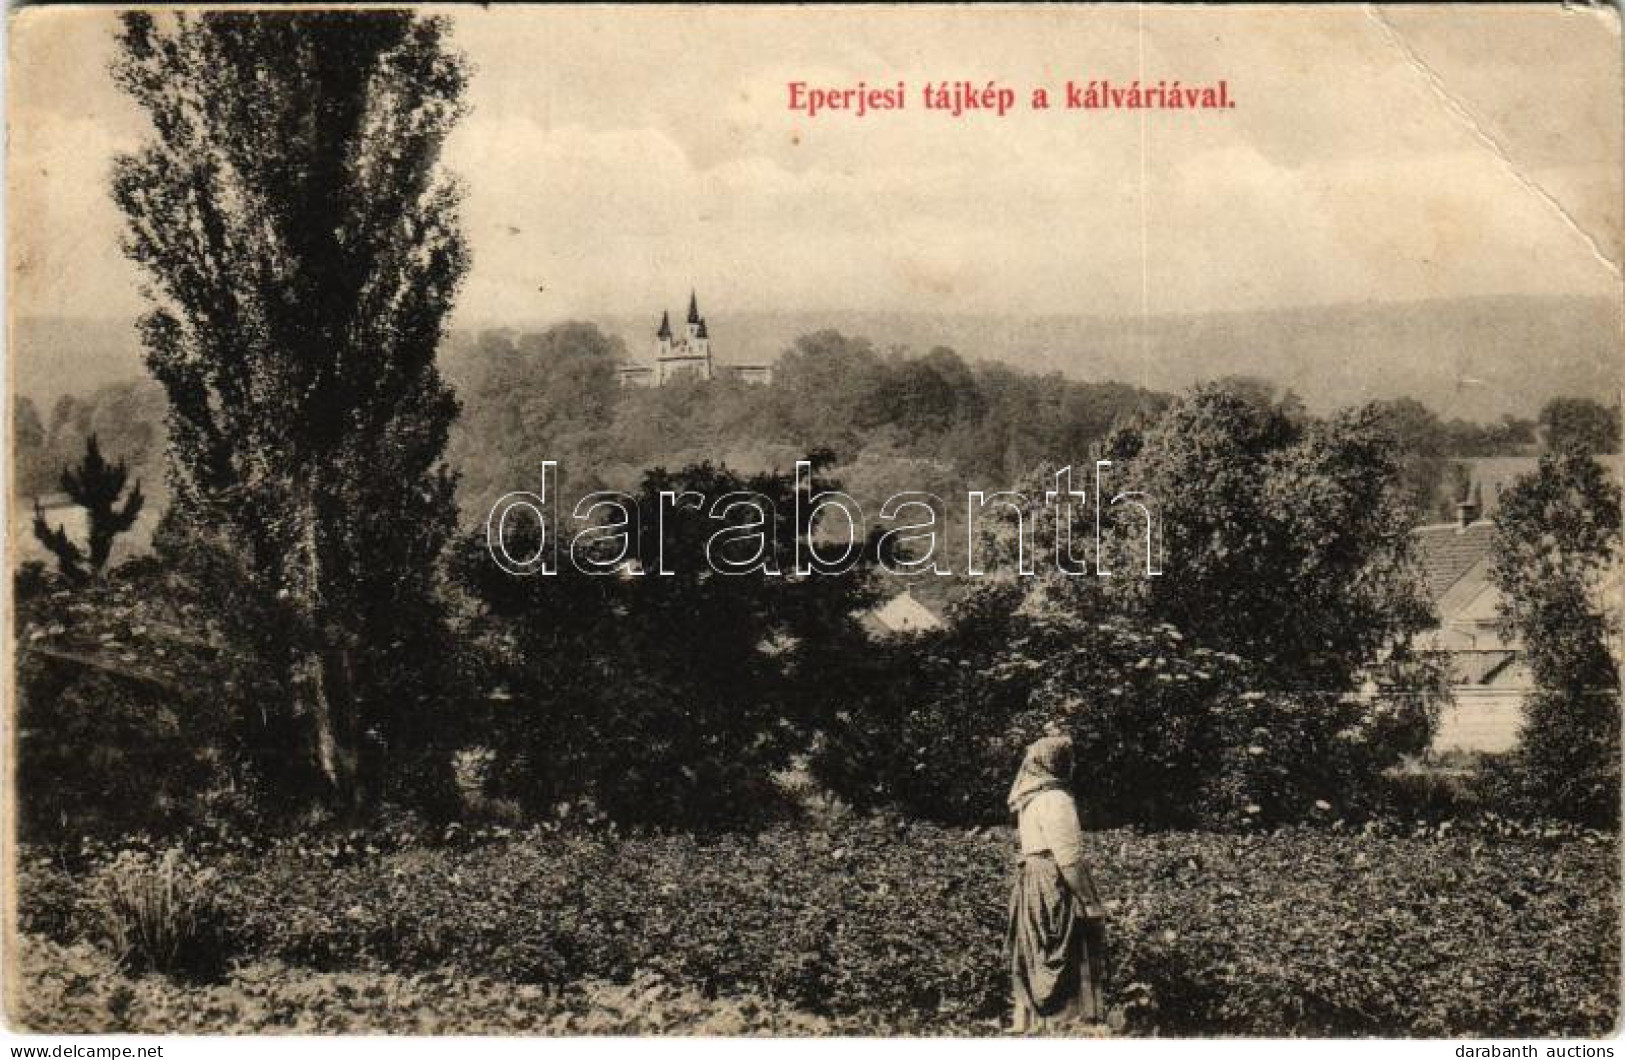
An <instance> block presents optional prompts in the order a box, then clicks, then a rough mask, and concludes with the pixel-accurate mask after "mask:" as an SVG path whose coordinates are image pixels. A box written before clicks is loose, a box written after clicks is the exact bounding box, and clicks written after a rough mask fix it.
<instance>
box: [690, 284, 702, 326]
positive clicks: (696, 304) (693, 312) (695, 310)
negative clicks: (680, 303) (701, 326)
mask: <svg viewBox="0 0 1625 1060" xmlns="http://www.w3.org/2000/svg"><path fill="white" fill-rule="evenodd" d="M688 322H689V323H690V324H698V323H699V322H700V300H699V299H698V298H697V297H695V295H694V289H693V288H692V287H690V288H689V290H688Z"/></svg>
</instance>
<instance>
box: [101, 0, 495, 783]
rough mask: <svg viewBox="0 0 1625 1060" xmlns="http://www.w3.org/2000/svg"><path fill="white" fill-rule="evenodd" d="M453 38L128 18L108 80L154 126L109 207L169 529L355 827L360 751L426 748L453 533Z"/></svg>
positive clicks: (225, 16)
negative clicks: (209, 573) (212, 559)
mask: <svg viewBox="0 0 1625 1060" xmlns="http://www.w3.org/2000/svg"><path fill="white" fill-rule="evenodd" d="M447 31H448V27H447V25H446V23H445V22H444V20H441V19H434V18H427V19H426V18H419V17H414V16H413V15H411V14H409V13H404V12H396V11H366V12H361V11H353V12H305V11H298V12H213V13H205V14H200V15H187V14H162V15H157V16H154V15H151V14H146V13H132V14H127V15H125V16H124V20H123V28H122V31H121V33H120V35H119V46H120V47H119V58H118V60H117V62H116V64H115V67H114V76H115V78H116V80H117V82H118V83H119V85H120V86H121V87H122V88H124V89H125V90H126V91H127V92H128V93H129V94H130V95H131V96H132V97H133V98H134V99H135V101H136V102H137V103H138V104H139V105H140V106H141V107H142V109H143V110H145V112H146V113H147V115H148V117H149V118H150V119H151V124H152V129H151V135H150V137H149V138H148V139H147V141H146V143H145V144H144V145H143V146H142V147H141V148H140V149H139V150H137V151H136V152H134V153H133V154H128V155H123V156H121V157H119V158H118V160H117V163H116V168H115V172H114V177H113V194H114V198H115V200H116V201H117V203H118V205H119V207H120V208H121V209H122V211H123V213H124V215H125V216H126V218H127V220H128V228H127V235H126V239H125V251H126V253H127V254H128V255H129V256H130V257H131V258H132V259H133V260H135V261H136V262H137V263H139V264H140V265H141V266H143V267H144V268H145V270H146V273H147V275H148V276H149V278H150V281H151V282H150V286H149V287H148V288H147V290H146V292H145V293H146V295H147V297H148V298H149V300H150V302H151V304H152V309H151V311H150V312H149V313H148V314H147V315H146V316H145V317H144V318H143V320H142V321H141V324H140V330H141V337H142V340H143V343H144V345H145V348H146V359H147V365H148V367H149V368H150V369H151V371H152V373H153V374H154V376H156V377H157V379H158V380H159V382H161V383H162V384H163V386H164V388H165V390H166V391H167V393H168V397H169V406H170V407H169V429H170V451H169V474H170V478H171V480H172V490H173V495H174V503H175V506H176V507H175V519H174V520H173V521H174V522H175V523H178V524H179V526H180V527H181V528H182V531H181V532H182V533H183V534H184V535H186V536H187V537H188V539H189V541H190V542H191V543H192V544H194V545H196V546H198V547H204V546H207V547H208V548H211V549H213V550H214V551H215V553H217V554H218V555H220V556H224V557H226V558H225V560H224V566H225V567H226V568H227V569H229V571H230V572H231V577H232V578H233V579H234V581H233V584H234V586H235V594H234V595H231V596H230V598H231V599H232V600H233V603H232V605H231V606H232V607H235V608H242V609H243V613H244V614H251V615H252V616H253V624H254V626H255V627H256V629H257V631H258V633H259V634H260V635H259V642H258V643H257V644H256V645H255V646H254V647H255V650H256V651H257V652H258V653H259V654H260V655H261V656H262V660H261V661H262V662H263V663H264V664H265V670H266V671H267V672H270V673H274V674H278V675H280V676H279V677H278V681H279V685H278V688H279V693H278V694H279V697H280V698H281V699H282V702H281V703H280V704H273V705H272V706H276V707H279V708H280V709H282V710H285V711H286V712H287V714H288V716H289V717H290V718H292V719H294V723H295V725H296V726H297V727H299V728H300V729H301V730H302V731H303V732H304V733H305V734H306V738H307V739H308V750H309V753H310V758H311V764H312V765H314V766H315V767H316V768H317V769H318V770H319V773H320V776H321V777H322V778H323V781H324V783H325V786H326V788H327V795H328V797H329V798H330V799H331V800H332V801H334V802H335V803H338V804H340V805H346V806H354V805H356V804H357V803H358V802H359V801H360V800H361V799H362V798H363V797H364V796H365V795H366V794H367V793H368V792H369V791H372V790H375V789H374V788H373V786H372V785H371V784H370V781H371V779H373V776H374V775H375V770H374V769H373V763H374V762H376V761H382V760H383V759H382V758H381V757H379V756H376V755H373V754H372V753H371V751H372V750H374V749H379V748H381V749H382V751H380V752H379V754H380V755H382V754H386V753H391V752H395V751H399V750H402V749H403V748H404V746H405V745H407V744H408V743H410V741H411V740H412V739H413V734H414V733H415V732H419V731H421V729H422V725H423V722H422V719H421V717H418V716H415V715H418V714H420V713H421V712H422V711H424V710H427V709H429V705H428V703H426V702H423V700H425V699H427V698H429V697H427V696H423V695H420V692H421V681H418V680H417V678H416V677H415V674H416V673H417V671H418V669H419V667H420V666H421V665H422V664H423V662H424V660H425V657H426V653H428V644H429V638H432V637H433V636H434V629H435V627H436V625H437V623H438V622H439V612H438V610H437V608H438V605H437V603H436V598H435V593H434V579H435V571H436V566H437V560H438V557H439V555H440V553H441V550H442V547H443V546H444V544H445V542H446V540H447V538H448V536H449V535H450V533H451V531H452V529H453V520H454V518H455V516H454V508H453V496H452V493H453V486H454V483H453V480H452V478H451V476H450V474H449V473H448V472H447V471H446V470H445V467H444V464H443V462H442V453H443V450H444V448H445V444H446V436H447V431H448V428H449V427H450V425H451V422H452V420H453V418H454V417H455V416H456V414H457V403H456V399H455V397H454V395H453V393H452V391H451V389H450V387H449V386H448V385H447V384H446V383H445V382H444V380H443V379H442V378H441V375H440V373H439V371H438V370H437V368H436V365H435V352H436V348H437V346H438V344H439V342H440V340H441V337H442V331H443V328H444V323H445V318H446V314H447V312H448V311H449V310H450V308H451V305H452V300H453V296H454V294H455V292H456V290H457V287H458V285H459V282H460V280H461V278H462V276H463V273H464V271H465V268H466V250H465V246H464V242H463V239H462V236H461V235H460V233H459V230H458V221H457V208H458V203H459V198H460V193H459V189H458V187H457V185H456V183H455V182H454V181H453V180H451V179H450V178H449V177H448V176H447V175H446V174H445V173H444V172H443V171H442V169H441V168H440V166H439V155H440V150H441V146H442V144H443V142H444V140H445V137H446V135H447V133H448V131H449V130H450V129H451V127H452V125H453V124H454V123H455V121H456V120H457V118H458V117H459V115H460V114H461V111H462V104H461V98H462V93H463V89H464V85H465V81H466V72H465V67H464V65H463V63H462V61H461V58H460V57H459V56H458V55H456V54H454V53H452V52H450V51H448V49H447V47H446V41H445V38H446V35H447ZM245 602H246V603H245ZM227 617H231V616H227ZM237 617H239V618H241V617H242V614H239V615H238V616H237ZM428 654H432V653H428Z"/></svg>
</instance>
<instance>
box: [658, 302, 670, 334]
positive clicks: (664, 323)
mask: <svg viewBox="0 0 1625 1060" xmlns="http://www.w3.org/2000/svg"><path fill="white" fill-rule="evenodd" d="M655 338H657V339H669V338H671V313H670V312H669V311H667V310H664V309H662V310H661V311H660V330H659V331H657V332H655Z"/></svg>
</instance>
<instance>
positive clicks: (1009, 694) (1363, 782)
mask: <svg viewBox="0 0 1625 1060" xmlns="http://www.w3.org/2000/svg"><path fill="white" fill-rule="evenodd" d="M954 617H955V622H954V625H953V626H952V627H951V628H950V629H947V630H944V631H941V632H936V633H931V634H926V635H923V636H918V637H915V638H911V639H907V640H903V641H898V642H893V643H890V644H888V645H886V646H885V647H884V651H885V652H887V653H889V654H888V658H889V660H890V661H889V662H888V663H887V664H886V665H887V666H889V667H890V668H891V671H892V672H890V673H888V674H883V675H881V679H880V680H878V681H877V682H876V683H875V685H874V686H873V688H874V690H875V692H876V694H875V695H874V696H873V697H872V698H869V699H864V700H860V701H857V702H854V703H852V704H851V705H850V706H849V709H848V710H847V711H845V712H844V713H843V714H842V716H841V717H840V718H839V721H840V725H839V726H837V728H836V729H835V731H834V732H833V734H832V735H831V737H830V738H829V739H828V740H826V741H825V742H823V743H822V744H820V746H819V747H818V749H817V752H816V753H815V755H814V756H813V762H812V764H813V769H814V771H815V772H816V774H817V775H818V777H819V778H820V779H821V780H822V781H823V782H824V783H826V784H828V785H829V786H830V787H831V788H832V789H833V790H835V791H837V792H840V793H841V794H842V795H843V796H845V797H846V798H848V799H850V800H851V801H853V802H855V803H857V804H859V805H893V806H897V807H900V808H902V809H903V810H905V811H906V812H907V813H909V814H910V815H913V816H919V817H925V818H928V819H934V820H938V821H948V822H952V823H960V824H987V823H992V822H996V821H1001V820H1003V819H1004V817H1005V815H1006V811H1005V807H1004V801H1003V795H1004V791H1005V789H1006V786H1007V785H1008V784H1009V781H1010V778H1011V777H1012V776H1013V775H1014V774H1015V771H1016V767H1017V766H1018V765H1019V764H1020V761H1021V753H1022V749H1023V748H1024V747H1025V745H1026V744H1027V743H1028V742H1029V741H1030V740H1032V739H1034V738H1035V737H1037V736H1038V735H1040V734H1041V733H1042V732H1044V731H1045V730H1046V729H1048V728H1054V729H1061V730H1064V731H1066V732H1069V733H1070V734H1071V735H1072V737H1073V739H1074V741H1075V743H1076V745H1077V761H1078V767H1077V773H1076V776H1075V777H1074V785H1075V787H1076V788H1077V790H1078V791H1079V793H1080V794H1081V795H1082V796H1083V797H1084V798H1085V801H1086V802H1088V804H1089V805H1091V806H1092V807H1094V810H1095V813H1096V817H1097V820H1098V821H1100V822H1102V823H1132V824H1136V825H1145V826H1157V827H1192V826H1201V827H1208V828H1220V829H1239V828H1258V827H1260V826H1267V825H1273V824H1277V823H1281V822H1296V821H1329V820H1332V819H1333V818H1335V817H1338V816H1369V815H1372V814H1376V813H1379V812H1381V811H1382V810H1384V809H1385V808H1386V807H1385V806H1384V796H1385V789H1386V787H1387V785H1386V783H1385V782H1384V780H1383V777H1382V774H1383V771H1384V770H1385V769H1386V768H1388V767H1389V766H1391V765H1392V764H1393V763H1395V762H1396V761H1397V760H1398V759H1399V755H1400V752H1401V751H1403V750H1408V749H1413V748H1414V747H1415V746H1416V744H1417V742H1418V741H1419V740H1420V739H1423V738H1425V736H1426V733H1427V730H1428V725H1429V722H1428V718H1427V717H1426V715H1425V714H1422V713H1420V712H1418V711H1416V710H1415V709H1414V708H1415V706H1416V700H1414V699H1408V700H1398V701H1396V700H1385V699H1382V698H1369V697H1359V696H1350V695H1341V694H1335V693H1333V694H1324V693H1314V692H1307V691H1302V690H1290V689H1271V690H1269V691H1259V690H1258V689H1260V688H1261V687H1262V688H1268V687H1269V684H1268V681H1267V679H1266V678H1264V677H1263V676H1262V675H1261V674H1260V673H1259V670H1258V668H1257V667H1256V666H1251V665H1249V664H1248V662H1247V660H1244V659H1243V658H1241V657H1240V656H1238V655H1235V654H1233V653H1230V652H1221V651H1215V650H1212V649H1210V648H1207V647H1205V646H1203V645H1202V644H1200V643H1198V642H1196V641H1195V640H1193V639H1192V638H1190V637H1188V636H1186V635H1185V634H1183V633H1182V632H1181V631H1180V630H1178V629H1176V628H1174V627H1173V626H1170V625H1168V624H1166V623H1148V622H1143V621H1136V620H1133V619H1130V618H1125V617H1122V616H1118V615H1113V614H1110V613H1098V614H1092V613H1090V612H1089V611H1088V610H1086V609H1084V608H1080V607H1078V606H1077V602H1076V601H1061V602H1057V601H1056V599H1055V598H1054V597H1052V596H1049V595H1048V594H1046V593H1045V592H1043V591H1035V590H1024V589H1022V588H1018V587H1016V586H1013V585H1003V586H1000V585H992V586H987V587H978V589H977V590H976V591H975V592H973V593H972V594H971V595H970V596H969V597H968V598H966V600H965V601H964V602H963V603H962V604H961V605H960V606H959V607H958V608H957V609H956V613H955V616H954ZM1396 703H1399V704H1400V705H1401V706H1402V707H1404V708H1406V709H1397V710H1396V709H1393V708H1394V706H1395V704H1396Z"/></svg>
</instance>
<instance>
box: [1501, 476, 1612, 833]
mask: <svg viewBox="0 0 1625 1060" xmlns="http://www.w3.org/2000/svg"><path fill="white" fill-rule="evenodd" d="M1495 539H1496V548H1495V552H1494V557H1495V558H1494V560H1493V565H1492V567H1491V577H1492V579H1493V580H1494V582H1495V585H1496V586H1497V588H1499V589H1500V591H1501V595H1502V599H1501V620H1502V629H1503V634H1504V635H1506V636H1509V637H1511V636H1519V637H1521V639H1522V640H1523V650H1524V658H1525V659H1526V660H1527V661H1528V665H1529V670H1530V673H1531V676H1532V677H1533V678H1534V683H1535V691H1534V693H1533V694H1532V695H1531V697H1530V698H1529V701H1528V702H1527V703H1526V704H1525V705H1524V724H1523V729H1522V734H1521V739H1520V741H1519V746H1518V749H1517V750H1516V751H1515V752H1514V754H1513V756H1512V762H1511V772H1512V775H1513V780H1514V794H1515V795H1517V796H1519V797H1521V799H1522V800H1523V801H1525V802H1526V804H1527V805H1529V806H1530V807H1532V808H1534V809H1536V810H1538V811H1540V812H1543V813H1548V814H1553V815H1556V816H1559V817H1564V818H1568V819H1571V820H1576V821H1581V822H1585V823H1588V824H1596V825H1605V826H1614V825H1617V824H1618V821H1619V800H1620V683H1619V670H1618V666H1617V661H1616V660H1615V659H1614V657H1613V655H1612V654H1611V653H1610V651H1609V644H1610V641H1611V639H1612V638H1615V637H1617V635H1618V629H1617V626H1616V622H1617V617H1616V615H1617V611H1616V607H1617V600H1611V599H1610V597H1611V596H1612V595H1613V594H1612V593H1610V592H1609V591H1608V589H1607V584H1608V581H1607V580H1608V579H1609V578H1610V577H1613V578H1616V579H1617V577H1618V571H1619V563H1620V489H1619V486H1618V485H1617V484H1616V483H1615V482H1614V481H1612V480H1611V478H1610V477H1609V475H1608V473H1607V472H1606V471H1605V470H1604V468H1603V467H1602V466H1601V465H1600V464H1598V462H1597V461H1596V460H1595V459H1593V458H1592V457H1590V456H1588V455H1586V454H1585V453H1582V452H1578V451H1573V450H1571V451H1568V452H1565V453H1559V454H1551V453H1549V454H1546V455H1545V456H1542V457H1541V459H1540V464H1539V465H1538V467H1537V468H1536V470H1535V471H1534V472H1532V473H1531V474H1529V475H1526V476H1524V477H1523V478H1520V479H1519V480H1518V481H1516V482H1515V483H1513V485H1512V486H1511V487H1510V488H1509V489H1507V490H1506V491H1505V492H1504V493H1502V495H1501V508H1500V513H1499V515H1498V516H1497V518H1496V524H1495ZM1615 585H1616V587H1617V582H1615ZM1614 592H1617V588H1616V589H1615V590H1614Z"/></svg>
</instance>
